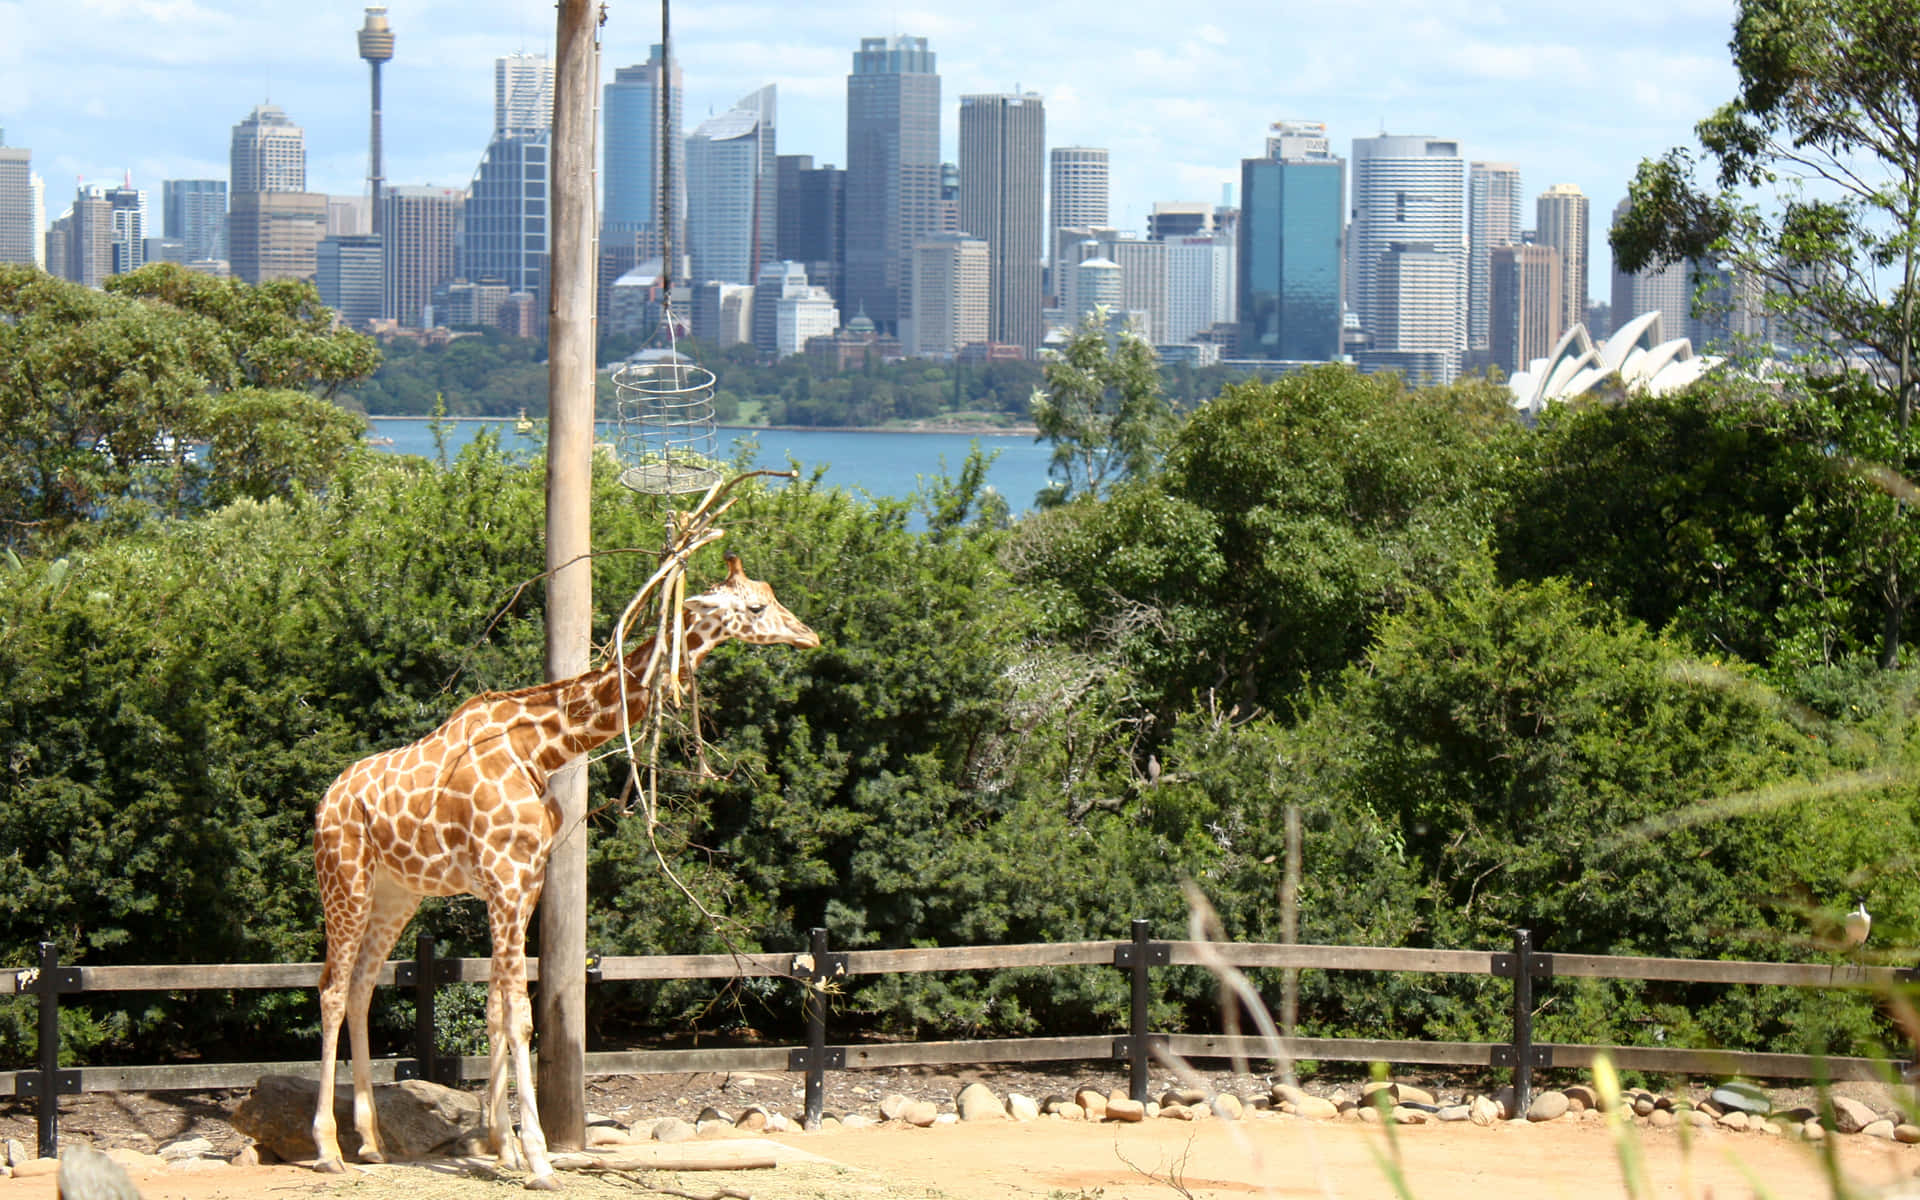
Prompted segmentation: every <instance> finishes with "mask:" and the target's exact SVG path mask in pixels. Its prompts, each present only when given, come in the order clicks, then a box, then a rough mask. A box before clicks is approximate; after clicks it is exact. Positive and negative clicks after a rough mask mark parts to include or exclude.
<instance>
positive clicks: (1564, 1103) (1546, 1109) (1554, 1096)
mask: <svg viewBox="0 0 1920 1200" xmlns="http://www.w3.org/2000/svg"><path fill="white" fill-rule="evenodd" d="M1569 1103H1570V1102H1569V1100H1568V1099H1567V1094H1566V1093H1565V1092H1557V1091H1545V1092H1539V1093H1537V1094H1536V1095H1535V1096H1534V1098H1533V1103H1532V1104H1529V1105H1528V1106H1527V1120H1529V1121H1556V1120H1559V1119H1560V1118H1561V1117H1563V1116H1565V1115H1566V1113H1567V1108H1568V1106H1569Z"/></svg>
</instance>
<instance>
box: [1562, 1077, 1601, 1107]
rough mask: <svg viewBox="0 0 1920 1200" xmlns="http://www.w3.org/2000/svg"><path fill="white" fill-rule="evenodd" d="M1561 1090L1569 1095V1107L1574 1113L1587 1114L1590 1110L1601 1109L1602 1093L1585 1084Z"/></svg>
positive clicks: (1577, 1084)
mask: <svg viewBox="0 0 1920 1200" xmlns="http://www.w3.org/2000/svg"><path fill="white" fill-rule="evenodd" d="M1561 1090H1562V1091H1564V1092H1565V1093H1566V1094H1567V1105H1568V1107H1569V1108H1571V1109H1572V1110H1573V1111H1574V1112H1585V1111H1587V1110H1588V1109H1590V1108H1599V1107H1600V1093H1598V1092H1596V1091H1594V1090H1593V1089H1592V1088H1590V1087H1588V1086H1587V1085H1586V1084H1584V1083H1576V1084H1574V1085H1573V1086H1572V1087H1567V1088H1562V1089H1561Z"/></svg>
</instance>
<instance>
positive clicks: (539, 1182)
mask: <svg viewBox="0 0 1920 1200" xmlns="http://www.w3.org/2000/svg"><path fill="white" fill-rule="evenodd" d="M527 1190H528V1191H530V1192H557V1191H559V1190H560V1177H559V1176H558V1175H555V1174H552V1173H551V1172H549V1173H548V1174H545V1175H535V1176H532V1177H531V1178H529V1179H528V1180H527Z"/></svg>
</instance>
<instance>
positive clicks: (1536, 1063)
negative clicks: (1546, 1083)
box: [1487, 1045, 1553, 1069]
mask: <svg viewBox="0 0 1920 1200" xmlns="http://www.w3.org/2000/svg"><path fill="white" fill-rule="evenodd" d="M1487 1065H1488V1066H1490V1067H1517V1066H1519V1065H1520V1060H1519V1059H1518V1057H1516V1056H1515V1054H1514V1052H1513V1047H1512V1046H1505V1045H1502V1046H1493V1047H1490V1048H1489V1050H1488V1054H1487ZM1527 1065H1528V1066H1530V1067H1533V1068H1536V1069H1539V1068H1543V1067H1551V1066H1552V1065H1553V1050H1552V1048H1551V1047H1547V1046H1530V1047H1528V1049H1527Z"/></svg>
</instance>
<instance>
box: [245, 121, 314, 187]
mask: <svg viewBox="0 0 1920 1200" xmlns="http://www.w3.org/2000/svg"><path fill="white" fill-rule="evenodd" d="M228 164H229V171H228V174H227V181H228V184H229V186H230V188H231V190H232V191H233V192H234V193H235V194H238V193H240V192H304V191H306V190H307V134H306V131H305V130H304V129H302V128H300V126H298V125H295V124H294V123H293V122H292V121H291V120H289V119H288V117H287V114H286V113H284V112H282V111H281V110H280V109H278V108H276V107H275V106H273V105H271V104H262V105H258V106H257V107H255V108H254V110H253V111H252V112H251V113H248V114H247V116H246V119H245V120H243V121H241V122H240V123H239V124H238V125H235V126H234V127H233V143H232V148H231V150H230V152H229V155H228Z"/></svg>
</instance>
